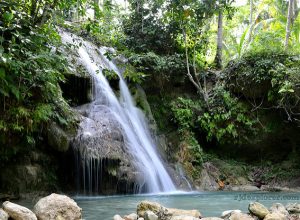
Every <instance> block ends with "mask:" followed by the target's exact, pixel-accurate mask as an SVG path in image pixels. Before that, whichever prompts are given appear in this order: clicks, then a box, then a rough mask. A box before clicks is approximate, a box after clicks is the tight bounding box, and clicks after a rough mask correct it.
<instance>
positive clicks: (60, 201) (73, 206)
mask: <svg viewBox="0 0 300 220" xmlns="http://www.w3.org/2000/svg"><path fill="white" fill-rule="evenodd" d="M34 213H35V214H36V216H37V217H38V219H39V220H57V218H59V217H60V218H61V219H64V220H80V219H81V208H79V207H78V205H77V203H76V202H75V201H74V200H73V199H71V198H69V197H67V196H64V195H58V194H55V193H53V194H51V195H50V196H47V197H44V198H42V199H40V200H39V201H38V202H37V204H36V205H35V206H34Z"/></svg>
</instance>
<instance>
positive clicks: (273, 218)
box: [264, 212, 288, 220]
mask: <svg viewBox="0 0 300 220" xmlns="http://www.w3.org/2000/svg"><path fill="white" fill-rule="evenodd" d="M287 219H288V217H287V216H285V215H283V214H281V213H279V212H274V213H269V214H267V215H266V216H265V218H264V220H287Z"/></svg>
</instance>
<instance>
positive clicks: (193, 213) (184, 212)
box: [166, 208, 201, 218]
mask: <svg viewBox="0 0 300 220" xmlns="http://www.w3.org/2000/svg"><path fill="white" fill-rule="evenodd" d="M166 211H167V215H170V216H191V217H195V218H201V213H200V212H199V211H198V210H183V209H173V208H166Z"/></svg>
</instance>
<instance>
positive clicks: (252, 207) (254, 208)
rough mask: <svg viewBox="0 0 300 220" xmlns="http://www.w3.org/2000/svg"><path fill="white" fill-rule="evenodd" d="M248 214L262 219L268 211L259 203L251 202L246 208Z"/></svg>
mask: <svg viewBox="0 0 300 220" xmlns="http://www.w3.org/2000/svg"><path fill="white" fill-rule="evenodd" d="M248 209H249V211H250V213H252V214H253V215H255V216H257V217H259V218H261V219H263V218H264V217H265V216H266V215H267V214H269V213H270V212H269V210H268V209H267V208H266V207H265V206H264V205H263V204H261V203H258V202H251V203H250V204H249V207H248Z"/></svg>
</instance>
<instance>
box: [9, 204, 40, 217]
mask: <svg viewBox="0 0 300 220" xmlns="http://www.w3.org/2000/svg"><path fill="white" fill-rule="evenodd" d="M3 210H4V211H5V212H7V214H8V215H9V216H10V217H11V218H12V219H14V220H37V217H36V216H35V214H34V213H33V212H32V211H30V210H29V209H28V208H25V207H23V206H20V205H17V204H15V203H12V202H8V201H6V202H4V203H3Z"/></svg>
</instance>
